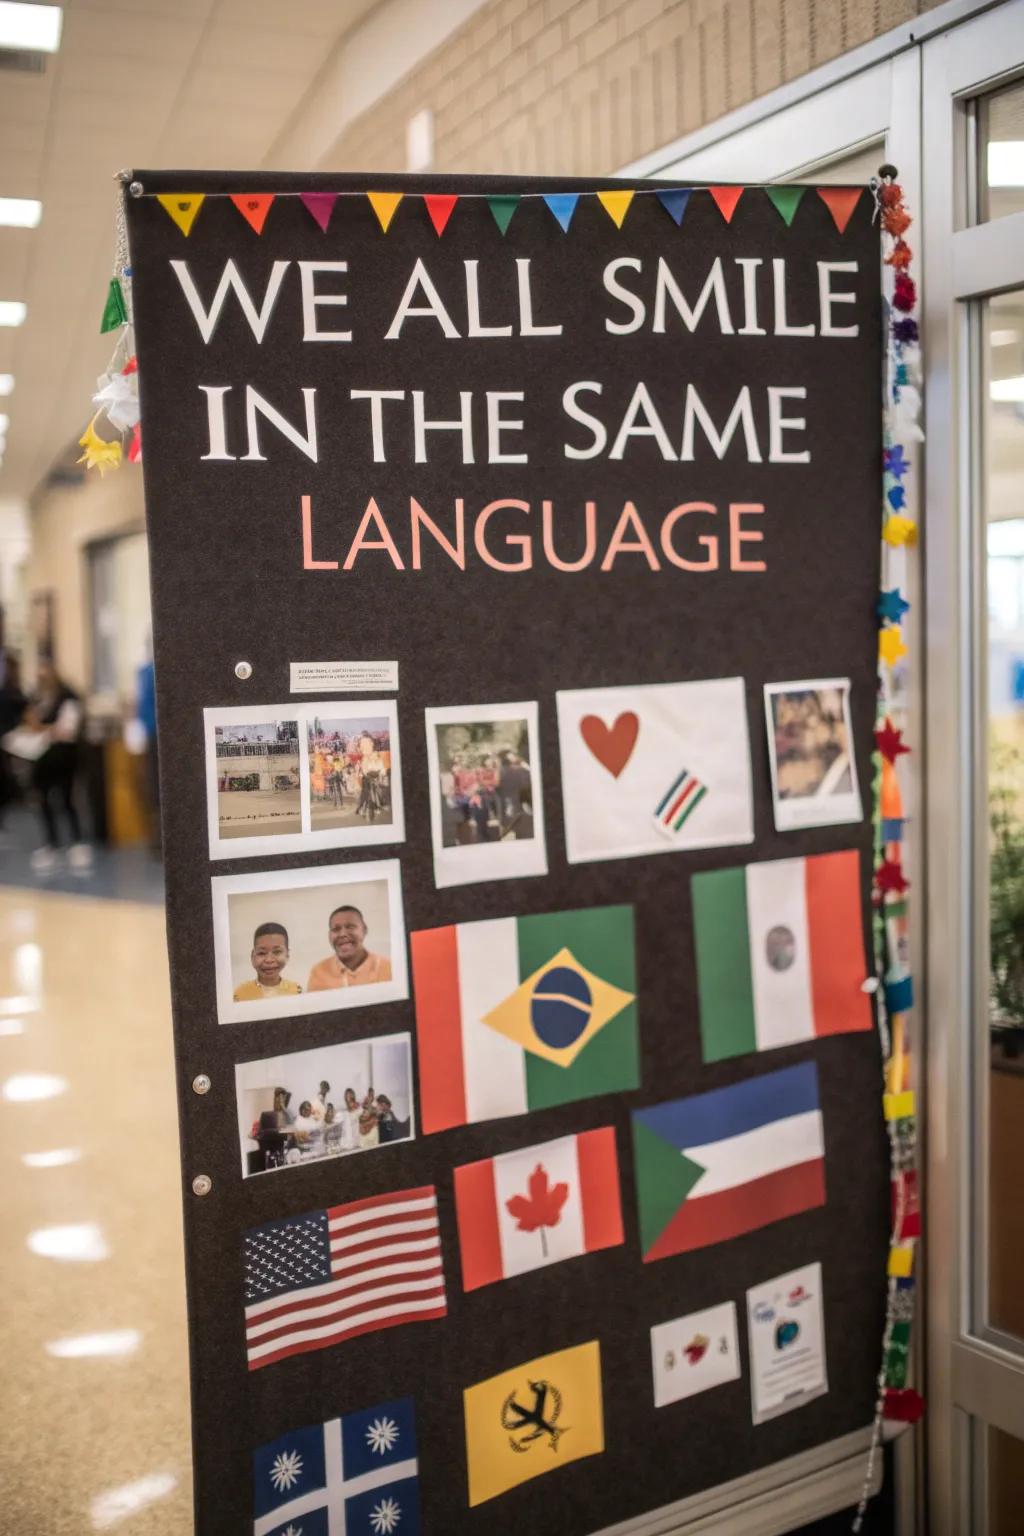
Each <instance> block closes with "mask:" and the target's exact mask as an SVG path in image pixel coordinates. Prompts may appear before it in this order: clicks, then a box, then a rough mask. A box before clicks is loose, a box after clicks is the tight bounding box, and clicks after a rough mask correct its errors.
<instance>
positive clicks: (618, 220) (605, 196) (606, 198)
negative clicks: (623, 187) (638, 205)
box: [597, 192, 636, 229]
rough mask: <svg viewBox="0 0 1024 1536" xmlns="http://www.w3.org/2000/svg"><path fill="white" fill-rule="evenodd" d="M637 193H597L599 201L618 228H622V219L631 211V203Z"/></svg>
mask: <svg viewBox="0 0 1024 1536" xmlns="http://www.w3.org/2000/svg"><path fill="white" fill-rule="evenodd" d="M635 195H636V194H635V193H633V192H599V193H598V194H597V200H598V202H599V203H600V204H601V207H602V208H603V209H604V211H605V213H606V214H607V215H608V217H609V218H610V219H611V221H612V223H613V224H614V225H615V228H616V229H621V228H622V221H623V219H624V218H625V217H626V214H627V213H628V212H629V205H630V203H631V202H632V201H633V198H634V197H635Z"/></svg>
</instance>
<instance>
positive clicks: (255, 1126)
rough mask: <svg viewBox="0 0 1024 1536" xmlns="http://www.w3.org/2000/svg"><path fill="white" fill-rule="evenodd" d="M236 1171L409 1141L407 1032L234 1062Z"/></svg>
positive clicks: (260, 1169) (412, 1129)
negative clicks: (238, 1155) (238, 1153)
mask: <svg viewBox="0 0 1024 1536" xmlns="http://www.w3.org/2000/svg"><path fill="white" fill-rule="evenodd" d="M235 1096H236V1100H237V1109H238V1144H239V1147H240V1149H241V1154H242V1177H243V1178H244V1179H248V1178H251V1177H252V1176H253V1175H254V1174H257V1173H270V1172H272V1171H274V1170H275V1169H279V1168H298V1167H301V1166H302V1165H303V1164H304V1163H315V1162H321V1161H323V1159H324V1158H330V1157H348V1156H350V1155H351V1154H352V1153H354V1152H372V1151H374V1150H375V1149H376V1148H377V1147H387V1146H390V1145H391V1144H392V1142H398V1141H409V1140H411V1139H412V1138H413V1137H414V1136H415V1134H416V1132H415V1127H414V1123H413V1115H414V1111H413V1096H412V1037H411V1036H410V1035H377V1036H374V1037H373V1038H372V1039H369V1040H348V1041H346V1042H345V1043H344V1044H336V1045H324V1046H317V1047H316V1048H315V1049H313V1050H311V1051H292V1052H290V1053H289V1054H288V1055H287V1056H268V1057H263V1058H261V1059H260V1060H257V1061H240V1062H238V1063H237V1064H236V1066H235Z"/></svg>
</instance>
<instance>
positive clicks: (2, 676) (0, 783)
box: [0, 615, 28, 836]
mask: <svg viewBox="0 0 1024 1536" xmlns="http://www.w3.org/2000/svg"><path fill="white" fill-rule="evenodd" d="M0 623H2V615H0ZM2 633H3V632H2V629H0V742H2V741H3V738H4V737H5V736H6V735H7V732H8V731H13V730H14V728H15V727H16V726H18V725H20V724H21V718H22V716H23V715H24V713H25V705H26V704H27V703H28V700H27V699H26V698H25V695H24V694H23V693H22V691H21V676H20V673H19V670H18V659H17V657H16V656H15V655H14V653H13V651H4V650H3V648H2ZM17 793H18V786H17V783H16V782H15V778H14V774H13V772H12V770H11V764H10V760H9V758H8V756H7V753H6V752H5V751H4V749H3V747H2V746H0V836H2V834H3V826H4V817H5V814H6V811H7V807H8V806H9V805H10V803H11V801H12V800H14V799H15V798H16V797H17Z"/></svg>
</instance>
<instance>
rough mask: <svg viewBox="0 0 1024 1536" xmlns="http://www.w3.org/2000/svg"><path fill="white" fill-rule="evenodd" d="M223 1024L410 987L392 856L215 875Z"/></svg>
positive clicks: (322, 1008)
mask: <svg viewBox="0 0 1024 1536" xmlns="http://www.w3.org/2000/svg"><path fill="white" fill-rule="evenodd" d="M211 886H212V894H213V921H214V953H215V959H216V967H217V1016H218V1019H219V1021H220V1022H221V1023H222V1024H231V1023H241V1022H248V1021H249V1020H251V1019H256V1018H259V1019H263V1018H279V1017H287V1016H291V1015H296V1014H306V1013H325V1012H330V1011H334V1010H336V1009H339V1008H352V1007H356V1006H363V1007H365V1006H368V1005H370V1004H373V1003H382V1002H391V1001H393V1000H395V999H399V998H404V997H406V996H408V984H407V977H406V962H405V928H404V923H403V918H402V896H401V887H400V883H399V866H398V861H397V860H394V859H392V860H386V861H384V860H382V861H379V862H374V863H368V864H349V865H345V866H338V865H333V866H332V865H327V866H319V867H317V868H315V869H287V870H276V871H267V872H266V873H263V874H258V875H226V876H218V877H215V878H214V879H213V881H212V882H211Z"/></svg>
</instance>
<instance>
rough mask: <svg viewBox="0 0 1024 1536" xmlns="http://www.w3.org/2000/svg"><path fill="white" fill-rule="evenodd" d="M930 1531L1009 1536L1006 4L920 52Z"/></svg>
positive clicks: (1011, 387)
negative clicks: (924, 162) (925, 155)
mask: <svg viewBox="0 0 1024 1536" xmlns="http://www.w3.org/2000/svg"><path fill="white" fill-rule="evenodd" d="M923 69H924V72H923V108H924V114H923V119H924V121H923V128H924V132H923V138H924V143H925V144H927V145H928V146H929V162H928V163H929V166H930V167H931V166H932V165H933V164H934V171H933V173H932V176H931V179H929V180H928V181H927V182H926V189H925V190H926V198H927V204H926V219H925V240H924V248H925V265H924V279H925V306H926V307H925V336H924V341H925V360H926V368H927V380H926V396H925V400H926V411H927V417H928V420H927V428H928V437H929V445H930V446H929V456H928V465H927V494H926V507H927V511H926V515H925V520H924V527H925V535H924V536H925V549H926V561H927V568H928V620H927V628H928V660H927V665H928V677H929V692H928V704H929V708H928V741H927V746H928V753H927V763H928V804H929V815H928V841H927V846H928V852H929V869H928V877H929V878H928V890H929V896H928V920H929V939H928V951H929V960H928V992H929V1010H928V1018H929V1095H928V1105H929V1110H928V1114H929V1118H928V1165H927V1171H928V1178H927V1183H926V1189H927V1218H928V1220H927V1224H926V1232H927V1234H928V1293H927V1294H928V1303H929V1309H928V1310H929V1330H928V1362H929V1380H928V1398H929V1426H930V1427H929V1489H930V1508H931V1526H930V1528H931V1529H932V1530H933V1531H935V1532H936V1533H937V1536H945V1533H947V1532H948V1533H949V1536H953V1533H960V1532H963V1531H971V1532H973V1533H977V1536H1015V1533H1017V1532H1019V1531H1021V1530H1022V1529H1024V1515H1022V1513H1021V1511H1022V1507H1024V1187H1022V1180H1021V1172H1020V1170H1021V1169H1022V1168H1024V0H1010V3H1006V4H1004V5H1002V6H998V7H996V8H995V9H994V10H993V11H990V12H988V13H987V14H985V15H984V16H982V17H980V18H978V19H977V20H975V21H971V22H968V23H965V24H964V25H962V26H960V27H957V28H954V29H952V30H951V31H949V32H948V33H945V34H943V35H942V36H939V37H937V38H935V39H933V40H931V41H929V42H928V43H926V44H925V47H924V59H923Z"/></svg>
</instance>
